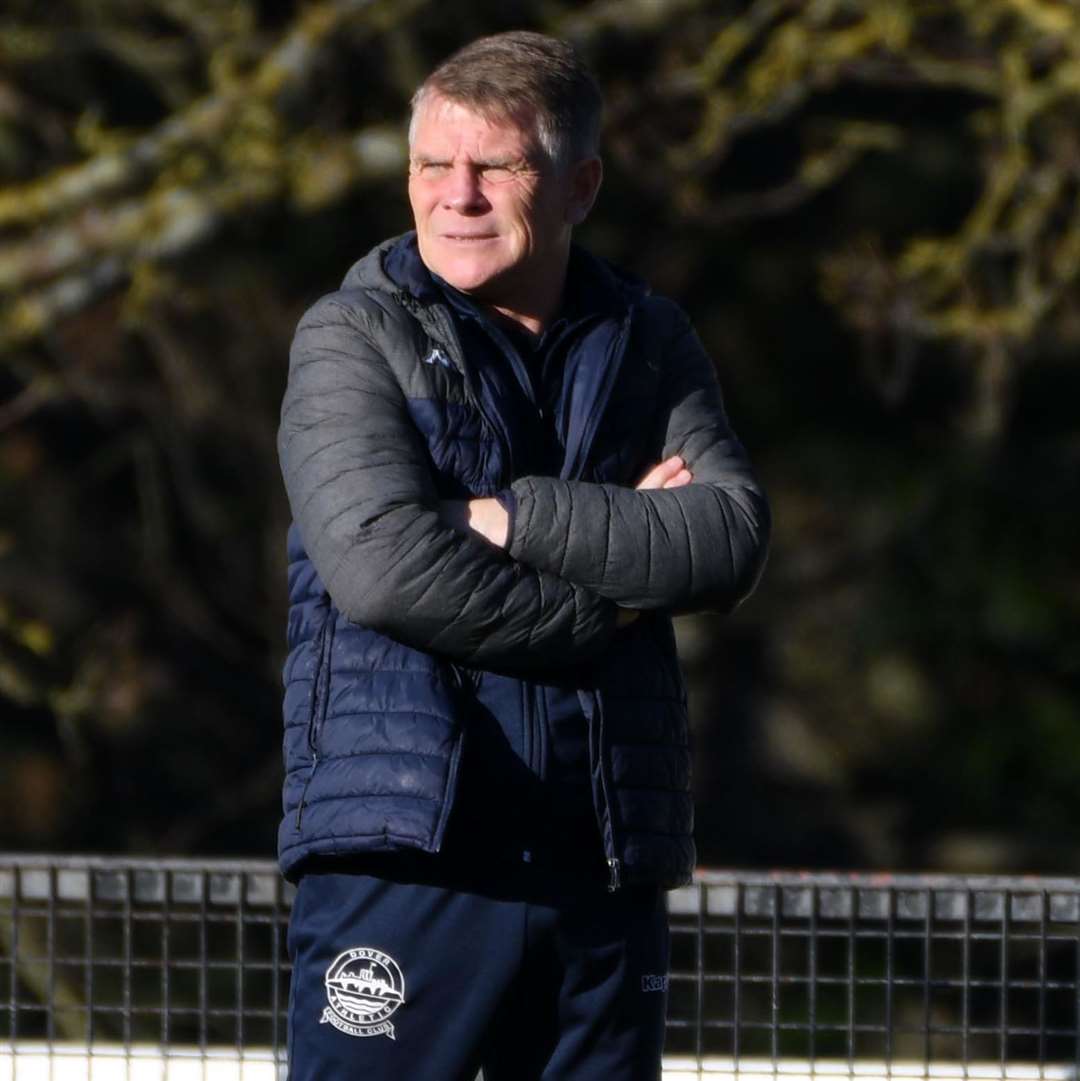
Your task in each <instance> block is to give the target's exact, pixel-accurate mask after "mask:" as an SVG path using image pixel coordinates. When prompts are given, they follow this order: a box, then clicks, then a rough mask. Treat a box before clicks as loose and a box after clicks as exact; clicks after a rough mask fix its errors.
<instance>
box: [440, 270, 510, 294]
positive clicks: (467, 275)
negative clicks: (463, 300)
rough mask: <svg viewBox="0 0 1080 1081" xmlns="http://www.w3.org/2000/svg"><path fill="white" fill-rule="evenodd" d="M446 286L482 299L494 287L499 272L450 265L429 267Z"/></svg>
mask: <svg viewBox="0 0 1080 1081" xmlns="http://www.w3.org/2000/svg"><path fill="white" fill-rule="evenodd" d="M428 269H429V270H433V271H434V272H435V273H436V274H438V275H439V277H440V278H442V280H443V281H444V282H446V283H447V285H452V286H453V287H454V288H455V289H457V290H458V292H460V293H468V294H469V295H470V296H476V297H477V298H478V299H483V294H484V293H485V292H487V291H488V290H489V289H490V288H491V287H492V286H494V285H496V284H497V282H498V279H499V277H500V274H499V270H498V269H497V268H495V267H486V266H482V265H481V266H477V265H475V264H474V265H465V266H462V265H460V264H455V263H450V264H448V265H444V266H443V267H438V266H434V267H429V268H428Z"/></svg>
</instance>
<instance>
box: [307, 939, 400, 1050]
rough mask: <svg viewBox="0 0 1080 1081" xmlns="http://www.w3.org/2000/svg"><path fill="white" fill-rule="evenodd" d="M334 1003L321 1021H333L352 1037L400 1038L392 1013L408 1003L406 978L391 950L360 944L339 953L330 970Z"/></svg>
mask: <svg viewBox="0 0 1080 1081" xmlns="http://www.w3.org/2000/svg"><path fill="white" fill-rule="evenodd" d="M324 982H325V984H326V997H327V1000H328V1001H329V1003H330V1005H329V1006H327V1007H326V1008H325V1009H324V1010H323V1015H322V1017H321V1018H320V1021H319V1023H320V1024H323V1025H325V1024H326V1023H327V1022H329V1023H330V1024H331V1025H333V1026H334V1028H336V1029H338V1030H340V1031H341V1032H345V1033H348V1035H350V1036H389V1037H390V1039H391V1040H393V1039H396V1036H395V1035H394V1026H393V1025H392V1024H391V1022H390V1016H391V1014H393V1013H394V1011H395V1010H397V1009H399V1008H400V1007H401V1006H403V1005H404V1003H405V977H404V976H403V975H402V974H401V967H400V966H399V965H398V963H397V961H395V960H394V959H393V958H392V957H391V956H390V955H389V954H388V953H383V952H382V950H376V949H372V948H371V947H370V946H356V947H354V948H353V949H351V950H346V951H345V952H344V953H340V954H338V956H337V957H336V958H335V959H334V961H333V963H332V964H331V965H330V967H329V968H328V969H327V970H326V978H325V981H324Z"/></svg>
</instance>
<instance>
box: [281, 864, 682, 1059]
mask: <svg viewBox="0 0 1080 1081" xmlns="http://www.w3.org/2000/svg"><path fill="white" fill-rule="evenodd" d="M425 860H426V861H427V862H426V863H425ZM375 862H376V865H377V873H376V874H372V873H366V872H368V871H371V870H373V869H375V868H373V867H372V860H368V861H367V862H366V863H363V864H359V865H358V866H359V867H360V868H362V870H358V869H357V866H348V867H344V868H339V867H338V866H336V865H334V864H329V863H327V862H326V861H324V862H323V863H322V864H320V865H318V866H317V867H316V869H314V870H310V871H308V872H307V873H305V874H304V875H303V877H302V878H301V880H300V883H299V888H298V892H297V896H296V900H295V902H294V907H293V913H292V919H291V922H290V926H289V954H290V957H291V959H292V962H293V976H292V991H291V996H290V1002H289V1034H288V1038H289V1081H353V1079H356V1081H360V1079H363V1081H473V1079H474V1078H475V1077H476V1075H477V1071H478V1070H479V1069H480V1068H481V1067H482V1068H483V1071H484V1073H483V1076H484V1081H659V1078H660V1055H661V1050H662V1046H663V1038H664V1016H665V1007H666V999H667V972H668V952H669V947H668V925H667V912H666V906H665V903H664V894H663V891H662V890H660V889H659V888H657V887H653V886H631V887H629V888H624V889H620V890H617V891H615V892H614V893H609V892H608V891H607V889H606V888H605V884H604V882H603V880H602V878H600V877H599V876H593V875H587V874H583V875H578V874H574V873H569V872H565V871H560V872H558V873H552V870H551V869H545V868H544V867H542V866H535V865H528V864H522V865H521V866H520V867H518V868H514V869H510V870H509V871H506V870H504V871H500V874H499V875H498V876H497V878H498V884H497V885H493V884H492V882H491V879H492V878H493V877H496V876H491V875H485V876H471V875H468V874H462V875H461V876H460V877H454V876H448V875H447V874H446V873H445V871H444V870H441V871H440V873H439V874H438V875H437V876H436V875H433V874H431V870H430V868H431V866H432V864H431V860H430V857H413V856H409V855H407V854H400V855H395V856H388V857H386V858H385V859H384V860H383V862H382V863H378V861H377V860H376V861H375ZM436 862H437V861H436Z"/></svg>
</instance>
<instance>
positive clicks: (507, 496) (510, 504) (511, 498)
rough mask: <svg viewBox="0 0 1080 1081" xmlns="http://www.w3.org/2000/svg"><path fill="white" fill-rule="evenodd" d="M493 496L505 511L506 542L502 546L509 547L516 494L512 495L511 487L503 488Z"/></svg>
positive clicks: (512, 534) (512, 537)
mask: <svg viewBox="0 0 1080 1081" xmlns="http://www.w3.org/2000/svg"><path fill="white" fill-rule="evenodd" d="M494 498H495V499H497V500H498V501H499V505H500V506H501V507H502V509H503V510H504V511H506V517H507V522H506V544H505V546H504V547H506V548H509V547H510V542H511V541H512V540H513V539H514V517H515V516H516V514H517V496H515V495H514V493H513V490H512V489H510V488H503V489H502V490H501V491H498V492H496V493H495V495H494Z"/></svg>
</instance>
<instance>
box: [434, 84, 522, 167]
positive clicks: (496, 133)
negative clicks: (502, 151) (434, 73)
mask: <svg viewBox="0 0 1080 1081" xmlns="http://www.w3.org/2000/svg"><path fill="white" fill-rule="evenodd" d="M417 120H418V122H419V123H418V124H417V128H416V134H417V135H418V136H419V135H420V133H421V132H422V133H423V135H424V137H425V141H427V140H437V141H444V142H445V141H455V142H456V141H459V140H460V139H461V138H462V137H465V138H467V139H471V140H476V141H482V142H484V143H487V144H491V145H494V144H501V145H505V146H507V147H510V146H513V147H515V148H517V149H519V150H520V151H522V152H523V153H525V154H527V155H530V156H531V155H532V154H535V153H539V152H540V151H541V144H540V140H539V138H538V137H537V132H536V119H535V116H534V115H532V114H528V113H526V112H518V113H512V112H510V111H509V110H505V109H496V108H494V107H492V108H486V107H484V106H478V105H475V104H472V103H469V102H463V101H457V100H456V99H454V98H448V97H445V96H444V95H442V94H437V93H432V94H430V95H428V96H427V97H425V98H424V100H423V101H422V102H421V103H420V108H419V115H418V116H417ZM425 120H430V121H432V123H430V124H424V121H425Z"/></svg>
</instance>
